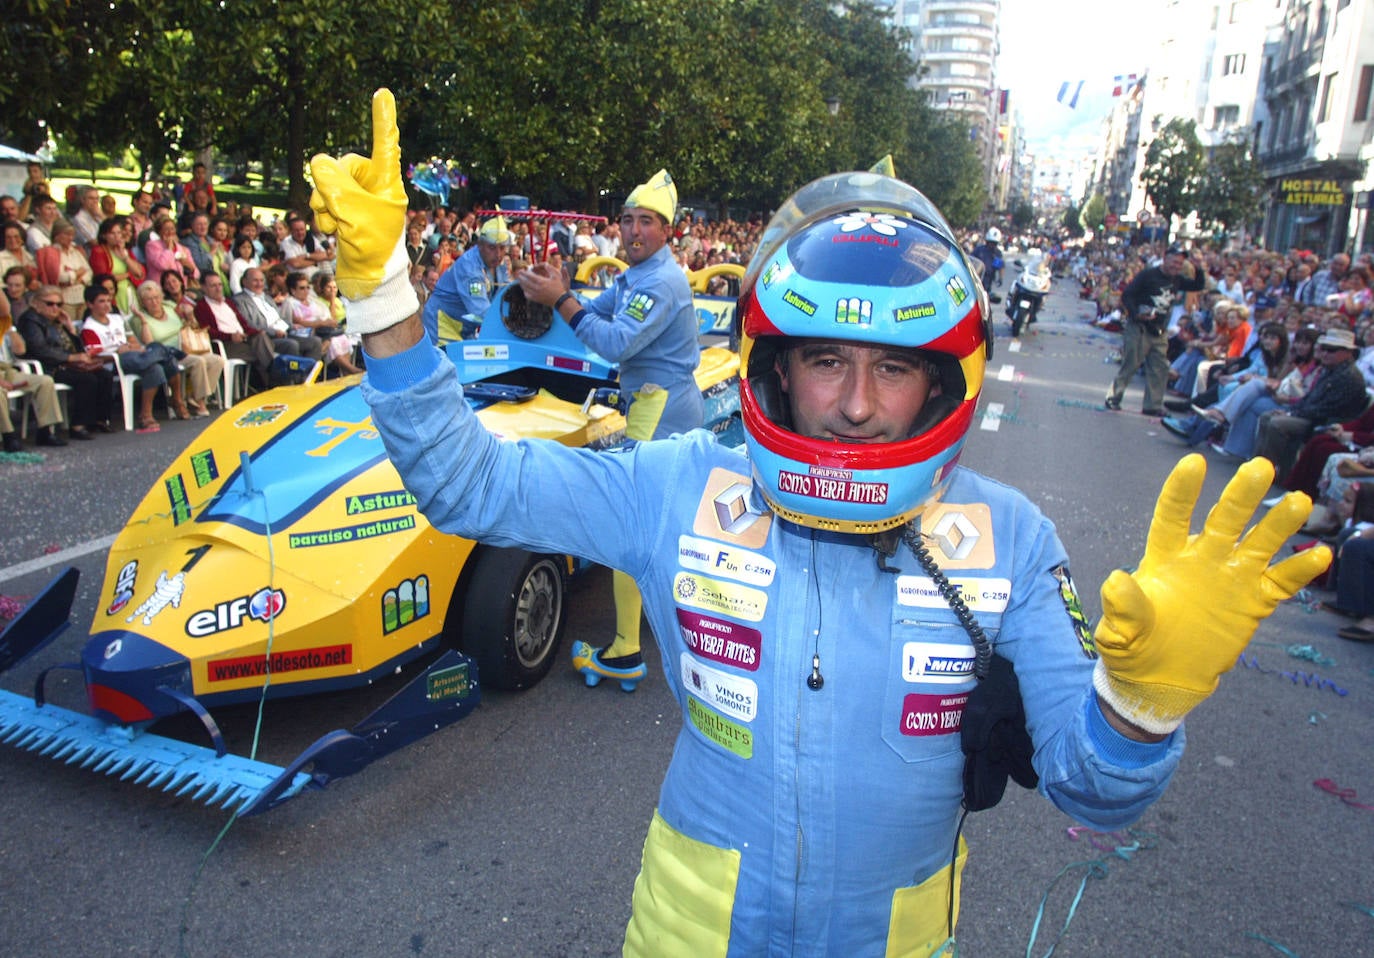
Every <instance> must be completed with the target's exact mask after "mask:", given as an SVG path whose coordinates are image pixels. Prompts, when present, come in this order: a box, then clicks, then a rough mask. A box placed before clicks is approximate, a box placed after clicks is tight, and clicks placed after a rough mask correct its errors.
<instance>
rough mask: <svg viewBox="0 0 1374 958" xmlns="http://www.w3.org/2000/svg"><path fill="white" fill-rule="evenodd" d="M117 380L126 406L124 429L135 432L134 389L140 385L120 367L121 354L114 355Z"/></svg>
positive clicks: (121, 399) (136, 379)
mask: <svg viewBox="0 0 1374 958" xmlns="http://www.w3.org/2000/svg"><path fill="white" fill-rule="evenodd" d="M113 358H114V367H115V378H116V379H118V380H119V398H120V401H122V402H123V404H124V428H125V430H127V431H128V432H133V431H134V387H135V386H137V385H138V377H137V376H130V375H129V374H128V373H126V372H124V367H123V366H122V365H120V362H119V353H117V352H116V353H114V355H113Z"/></svg>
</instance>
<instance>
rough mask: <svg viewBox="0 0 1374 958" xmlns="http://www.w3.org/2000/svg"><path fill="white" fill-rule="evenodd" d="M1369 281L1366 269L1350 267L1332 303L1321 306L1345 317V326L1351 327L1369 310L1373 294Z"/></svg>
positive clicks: (1363, 267) (1373, 297)
mask: <svg viewBox="0 0 1374 958" xmlns="http://www.w3.org/2000/svg"><path fill="white" fill-rule="evenodd" d="M1370 280H1371V277H1370V273H1369V269H1368V267H1365V266H1352V267H1351V268H1350V271H1349V272H1348V273H1346V274H1345V278H1344V279H1342V280H1341V285H1340V292H1339V293H1335V294H1333V296H1332V299H1333V302H1330V303H1326V304H1323V305H1326V306H1327V307H1329V308H1333V309H1335V310H1336V311H1337V312H1338V313H1340V314H1341V316H1343V317H1345V320H1346V325H1347V326H1349V327H1353V326H1354V324H1355V323H1356V322H1357V321H1358V320H1359V319H1360V315H1361V314H1362V313H1364V311H1365V310H1367V309H1369V305H1370V301H1371V299H1374V292H1371V290H1370V288H1369V286H1370Z"/></svg>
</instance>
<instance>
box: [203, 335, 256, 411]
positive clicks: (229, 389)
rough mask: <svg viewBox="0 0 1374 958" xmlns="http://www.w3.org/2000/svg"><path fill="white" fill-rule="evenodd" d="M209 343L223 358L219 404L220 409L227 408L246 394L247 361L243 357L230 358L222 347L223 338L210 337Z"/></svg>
mask: <svg viewBox="0 0 1374 958" xmlns="http://www.w3.org/2000/svg"><path fill="white" fill-rule="evenodd" d="M210 343H211V345H212V347H213V348H214V350H215V352H217V353H219V354H220V357H221V358H222V359H223V360H224V374H223V375H222V376H221V377H220V384H219V404H220V408H221V409H228V408H229V407H230V406H232V405H233V404H234V403H236V402H238V400H239V398H241V397H242V396H247V395H248V373H249V369H248V362H247V361H246V360H243V359H231V358H230V357H229V352H228V351H227V350H226V349H225V348H224V341H223V340H220V339H212V340H211V341H210Z"/></svg>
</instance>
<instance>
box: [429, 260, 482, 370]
mask: <svg viewBox="0 0 1374 958" xmlns="http://www.w3.org/2000/svg"><path fill="white" fill-rule="evenodd" d="M479 247H480V244H479V243H473V244H472V247H471V248H470V249H469V250H468V251H467V252H466V253H464V254H463V255H462V256H460V257H458V258H457V259H456V260H454V261H453V265H452V266H450V267H449V268H448V269H446V270H444V275H442V276H440V277H439V281H438V282H437V283H435V284H434V292H432V293H430V294H429V299H427V300H425V309H424V313H423V314H422V315H421V317H420V319H421V320H422V321H423V322H424V324H425V332H426V333H428V334H429V341H430V342H432V343H434V344H435V345H438V344H439V343H440V339H439V332H440V330H439V313H440V312H443V314H444V315H445V316H447V317H448V319H449V323H447V324H445V325H446V327H447V329H446V330H445V333H446V335H445V336H444V340H443V341H444V342H449V341H451V339H452V338H455V337H454V335H453V334H454V333H456V324H457V323H458V321H459V320H460V319H462V317H464V316H467V315H472V316H475V317H477V321H478V322H481V320H482V318H483V317H485V316H486V314H487V309H488V308H490V306H491V290H492V287H493V285H494V282H493V280H492V276H491V274H490V273H489V272H487V265H486V263H484V262H482V252H481V249H480V248H479Z"/></svg>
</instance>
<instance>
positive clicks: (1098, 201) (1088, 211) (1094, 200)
mask: <svg viewBox="0 0 1374 958" xmlns="http://www.w3.org/2000/svg"><path fill="white" fill-rule="evenodd" d="M1078 223H1079V226H1080V227H1082V229H1085V230H1093V231H1094V232H1098V233H1100V232H1101V231H1102V228H1103V227H1104V226H1106V225H1107V198H1106V197H1105V196H1103V195H1102V194H1101V193H1094V194H1093V195H1092V196H1091V197H1089V199H1088V202H1086V203H1084V204H1083V210H1082V212H1080V213H1079V214H1078Z"/></svg>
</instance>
